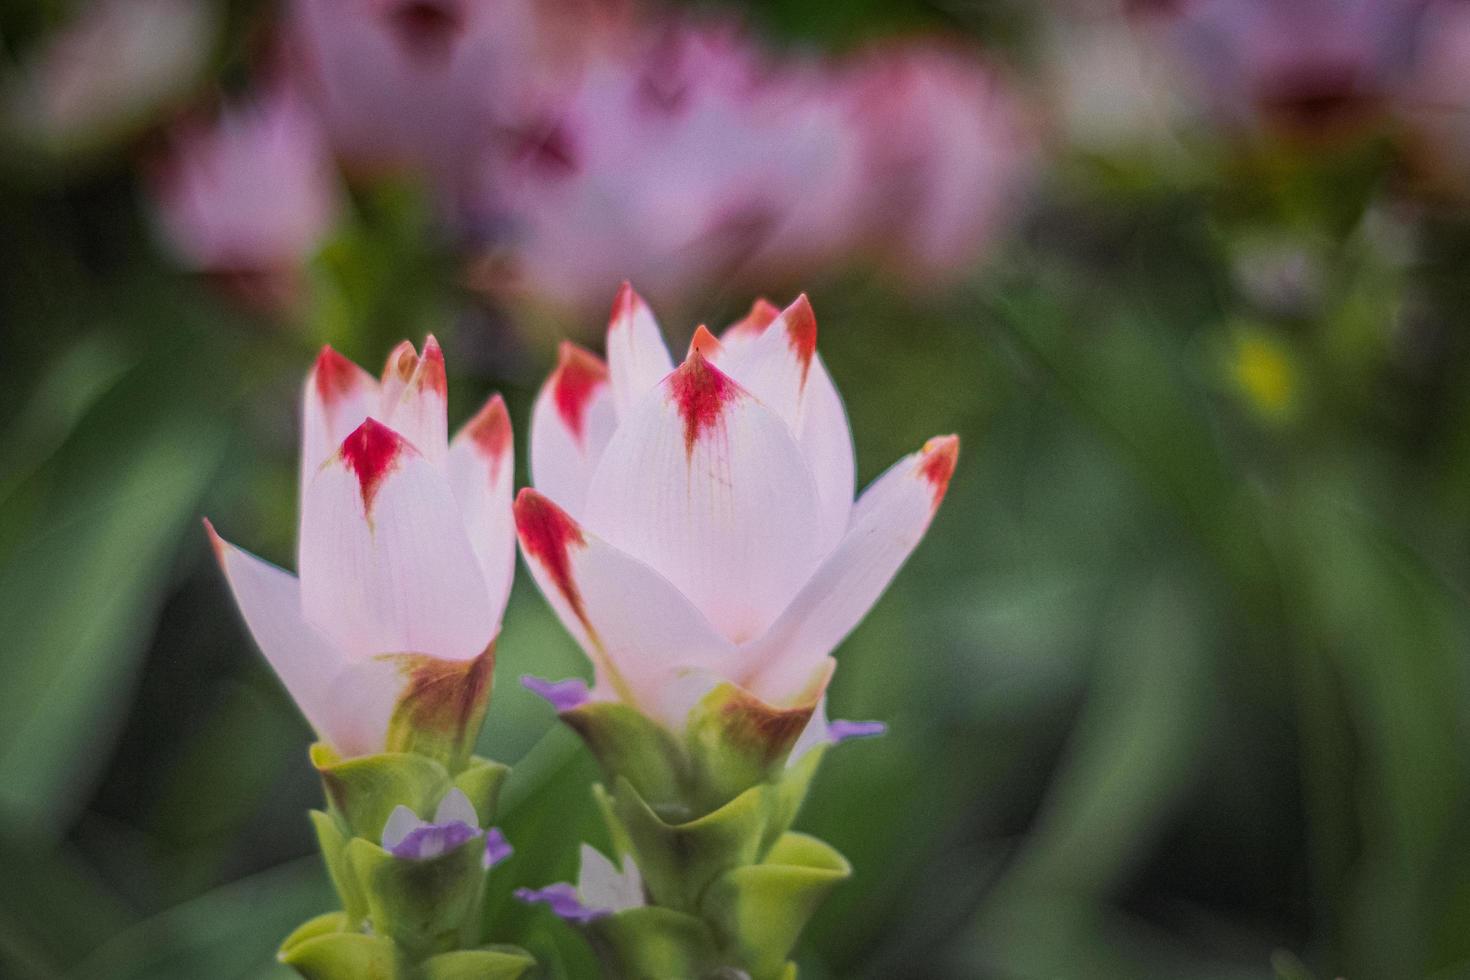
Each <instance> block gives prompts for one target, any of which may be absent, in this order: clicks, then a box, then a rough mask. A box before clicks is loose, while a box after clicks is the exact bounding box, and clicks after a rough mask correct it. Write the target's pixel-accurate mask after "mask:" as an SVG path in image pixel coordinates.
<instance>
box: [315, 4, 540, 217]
mask: <svg viewBox="0 0 1470 980" xmlns="http://www.w3.org/2000/svg"><path fill="white" fill-rule="evenodd" d="M548 19H554V18H552V17H551V15H550V14H549V13H547V12H544V11H540V10H538V9H537V7H536V5H534V4H532V3H529V2H525V0H474V2H471V0H291V2H290V3H289V5H288V9H287V22H286V23H287V29H286V42H287V51H288V52H289V55H290V58H291V64H292V65H293V67H294V69H295V71H296V73H297V79H298V81H299V83H300V85H301V87H302V88H303V90H304V91H305V92H306V93H307V95H308V98H309V100H310V101H311V103H312V105H313V107H314V108H315V109H316V110H317V112H318V113H319V114H320V116H321V118H322V119H323V122H324V125H325V127H326V129H327V132H328V134H329V136H330V138H331V141H332V146H333V148H334V149H335V150H336V152H337V154H338V156H339V157H340V158H341V159H342V160H343V161H344V162H345V163H346V164H347V165H348V166H349V168H350V169H351V170H353V171H355V172H366V173H380V172H384V171H389V172H400V171H408V172H412V173H414V174H417V175H420V176H427V177H429V178H431V179H433V180H435V181H437V182H439V183H440V184H441V185H446V184H447V186H448V187H450V188H453V187H455V186H456V185H457V182H458V180H459V178H460V175H461V173H462V171H463V169H464V168H465V167H466V166H467V165H468V163H469V162H470V161H472V160H474V159H476V158H477V157H478V155H479V153H480V151H481V150H482V149H483V147H484V144H485V141H486V140H487V138H488V137H489V136H490V135H491V133H492V128H493V127H494V126H495V125H497V124H498V121H499V120H498V112H499V111H500V109H501V108H502V107H503V105H504V104H506V103H507V102H508V101H509V99H508V98H507V94H506V93H507V92H508V91H509V90H511V89H512V87H513V86H515V85H518V84H520V80H521V78H522V76H524V75H526V74H528V73H530V72H531V71H532V69H533V67H534V63H535V61H536V59H537V58H538V57H540V56H541V51H540V45H541V40H540V34H541V32H542V29H543V26H542V21H544V20H548Z"/></svg>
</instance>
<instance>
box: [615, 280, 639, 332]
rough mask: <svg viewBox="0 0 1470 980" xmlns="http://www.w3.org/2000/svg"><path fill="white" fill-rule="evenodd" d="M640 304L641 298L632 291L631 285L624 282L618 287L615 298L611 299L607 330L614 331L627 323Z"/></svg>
mask: <svg viewBox="0 0 1470 980" xmlns="http://www.w3.org/2000/svg"><path fill="white" fill-rule="evenodd" d="M642 303H643V297H641V296H639V295H638V294H637V292H635V291H634V290H633V284H632V283H630V282H628V281H627V280H624V281H623V284H622V285H621V286H619V287H618V295H617V297H616V298H614V299H613V306H612V314H611V315H610V316H609V317H608V320H607V329H608V330H609V331H613V330H616V329H617V328H618V327H619V326H620V325H622V324H623V323H625V322H627V321H628V320H629V319H631V318H632V316H633V314H634V312H636V311H637V309H638V307H639V305H640V304H642Z"/></svg>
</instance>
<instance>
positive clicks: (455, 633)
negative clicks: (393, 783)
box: [300, 419, 496, 660]
mask: <svg viewBox="0 0 1470 980" xmlns="http://www.w3.org/2000/svg"><path fill="white" fill-rule="evenodd" d="M300 547H301V559H300V564H301V597H302V605H303V608H304V609H305V612H306V618H307V620H308V621H309V622H311V623H312V624H313V625H314V626H316V628H317V630H318V631H319V632H321V633H322V634H323V635H324V636H326V637H327V638H328V639H330V640H331V641H332V642H333V643H334V644H336V645H337V646H338V647H339V648H340V649H342V650H343V651H345V652H346V653H347V655H348V656H350V657H354V658H361V657H371V656H373V655H376V654H383V653H423V654H428V655H430V656H433V657H438V658H441V659H446V660H467V659H470V658H472V657H476V656H478V655H479V654H480V653H481V652H482V651H484V649H485V647H486V646H487V645H488V644H489V643H490V641H491V640H492V639H494V636H495V630H496V618H495V617H494V616H492V614H491V610H490V609H489V603H488V602H487V601H486V598H485V596H486V589H485V585H484V580H483V576H482V575H481V573H480V566H479V563H478V562H477V561H476V558H475V554H474V552H473V550H471V548H470V544H469V540H468V538H467V537H466V535H465V529H464V526H463V524H462V523H461V520H460V515H459V507H458V505H457V504H456V503H455V499H454V494H453V492H452V491H451V489H450V487H449V483H448V480H447V479H446V478H445V476H444V474H443V473H442V472H441V471H440V470H439V469H438V468H437V467H435V466H434V465H433V464H432V463H430V462H429V461H428V460H426V459H425V458H424V457H423V455H422V454H421V453H419V452H418V450H416V449H415V448H414V447H413V446H411V445H410V444H409V443H408V442H407V441H406V440H405V439H404V438H403V437H402V436H401V435H399V434H398V433H397V432H394V431H393V430H392V429H390V428H388V427H387V426H385V425H383V424H382V423H379V422H377V421H374V420H372V419H369V420H368V421H366V422H364V423H363V424H362V425H361V426H360V427H359V428H358V430H357V431H355V432H354V433H352V435H350V436H348V437H347V439H345V440H344V441H343V443H342V447H341V449H340V450H339V451H338V453H337V455H336V456H334V457H333V458H332V460H331V461H330V462H329V463H328V464H327V465H326V466H324V467H322V469H321V471H320V472H319V473H317V475H316V478H315V479H314V480H313V481H312V484H311V486H310V487H308V488H307V492H306V497H305V501H304V504H303V511H302V515H301V544H300Z"/></svg>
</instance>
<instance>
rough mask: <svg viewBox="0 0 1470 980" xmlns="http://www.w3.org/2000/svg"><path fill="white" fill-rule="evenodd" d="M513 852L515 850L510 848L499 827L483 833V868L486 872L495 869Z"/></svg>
mask: <svg viewBox="0 0 1470 980" xmlns="http://www.w3.org/2000/svg"><path fill="white" fill-rule="evenodd" d="M515 852H516V849H515V848H514V847H512V846H511V844H510V841H508V840H506V837H505V834H503V833H502V832H501V830H500V828H499V827H491V828H490V829H489V830H487V831H485V860H484V866H485V868H486V870H489V869H490V868H493V867H495V865H497V864H499V863H500V862H501V861H504V860H505V859H506V858H508V857H510V856H511V855H512V854H514V853H515Z"/></svg>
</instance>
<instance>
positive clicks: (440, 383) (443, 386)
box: [413, 334, 449, 395]
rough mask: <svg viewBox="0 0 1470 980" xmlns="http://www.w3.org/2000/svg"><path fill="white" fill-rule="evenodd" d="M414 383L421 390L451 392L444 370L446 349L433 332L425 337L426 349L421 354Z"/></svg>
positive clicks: (438, 392)
mask: <svg viewBox="0 0 1470 980" xmlns="http://www.w3.org/2000/svg"><path fill="white" fill-rule="evenodd" d="M413 384H414V386H415V387H416V388H418V389H420V390H422V389H425V388H427V389H429V390H430V391H433V392H435V393H437V394H439V395H447V394H448V392H449V382H448V379H447V378H446V376H445V372H444V349H443V348H442V347H440V346H439V341H438V340H436V339H434V335H433V334H429V335H428V336H427V337H426V338H424V351H423V353H422V354H420V355H419V362H418V365H417V366H416V368H415V370H414V374H413Z"/></svg>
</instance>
